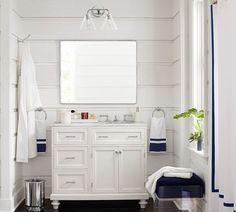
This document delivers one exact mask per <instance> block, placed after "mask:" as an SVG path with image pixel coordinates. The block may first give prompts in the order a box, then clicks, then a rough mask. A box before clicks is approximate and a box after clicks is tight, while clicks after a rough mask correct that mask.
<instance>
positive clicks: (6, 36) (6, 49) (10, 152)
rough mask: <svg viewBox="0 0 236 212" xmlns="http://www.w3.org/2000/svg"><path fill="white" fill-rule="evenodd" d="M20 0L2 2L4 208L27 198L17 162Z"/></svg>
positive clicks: (13, 206)
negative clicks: (18, 12)
mask: <svg viewBox="0 0 236 212" xmlns="http://www.w3.org/2000/svg"><path fill="white" fill-rule="evenodd" d="M16 9H17V8H16V1H13V0H12V1H6V0H2V1H1V61H0V63H1V79H0V80H1V199H0V210H3V209H5V210H8V211H12V210H13V209H14V208H15V207H16V206H17V204H18V203H19V202H20V201H21V200H22V197H23V184H22V166H21V164H17V163H15V161H14V160H15V144H16V131H17V130H16V126H17V64H18V44H17V39H16V36H20V22H21V18H20V17H19V16H18V15H16V13H15V10H16Z"/></svg>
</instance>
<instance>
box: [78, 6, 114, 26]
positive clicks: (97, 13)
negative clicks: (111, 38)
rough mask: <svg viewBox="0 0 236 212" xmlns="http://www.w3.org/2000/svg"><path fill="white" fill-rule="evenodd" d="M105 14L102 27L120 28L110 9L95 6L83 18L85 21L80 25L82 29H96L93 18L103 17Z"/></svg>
mask: <svg viewBox="0 0 236 212" xmlns="http://www.w3.org/2000/svg"><path fill="white" fill-rule="evenodd" d="M104 16H105V20H104V22H103V24H102V26H101V29H105V30H118V27H117V25H116V23H115V21H114V19H113V18H112V15H111V13H110V11H109V10H108V9H105V8H103V7H102V8H99V7H97V6H94V7H93V8H91V9H89V10H88V11H87V13H86V15H85V16H84V18H83V21H82V23H81V25H80V29H81V30H96V26H95V24H94V22H93V20H92V19H93V18H101V17H104Z"/></svg>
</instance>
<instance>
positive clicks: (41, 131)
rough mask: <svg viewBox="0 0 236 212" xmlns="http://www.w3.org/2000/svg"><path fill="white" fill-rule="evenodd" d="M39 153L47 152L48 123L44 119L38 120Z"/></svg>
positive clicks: (37, 139) (37, 138)
mask: <svg viewBox="0 0 236 212" xmlns="http://www.w3.org/2000/svg"><path fill="white" fill-rule="evenodd" d="M36 141H37V152H46V123H45V120H44V119H37V120H36Z"/></svg>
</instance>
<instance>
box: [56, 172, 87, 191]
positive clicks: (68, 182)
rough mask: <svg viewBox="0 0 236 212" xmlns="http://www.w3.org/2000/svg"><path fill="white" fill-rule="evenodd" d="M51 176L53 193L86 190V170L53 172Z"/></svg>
mask: <svg viewBox="0 0 236 212" xmlns="http://www.w3.org/2000/svg"><path fill="white" fill-rule="evenodd" d="M53 177H54V188H53V190H54V192H55V193H58V194H67V193H69V194H74V193H85V192H87V191H88V182H87V177H88V176H87V172H74V173H71V172H69V173H67V172H66V173H63V172H55V173H54V176H53Z"/></svg>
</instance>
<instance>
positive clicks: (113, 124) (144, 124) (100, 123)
mask: <svg viewBox="0 0 236 212" xmlns="http://www.w3.org/2000/svg"><path fill="white" fill-rule="evenodd" d="M84 126H92V127H146V126H147V124H146V123H143V122H140V123H136V122H132V123H103V122H95V123H92V122H91V123H89V122H87V123H71V124H62V123H54V124H53V125H52V127H84Z"/></svg>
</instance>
